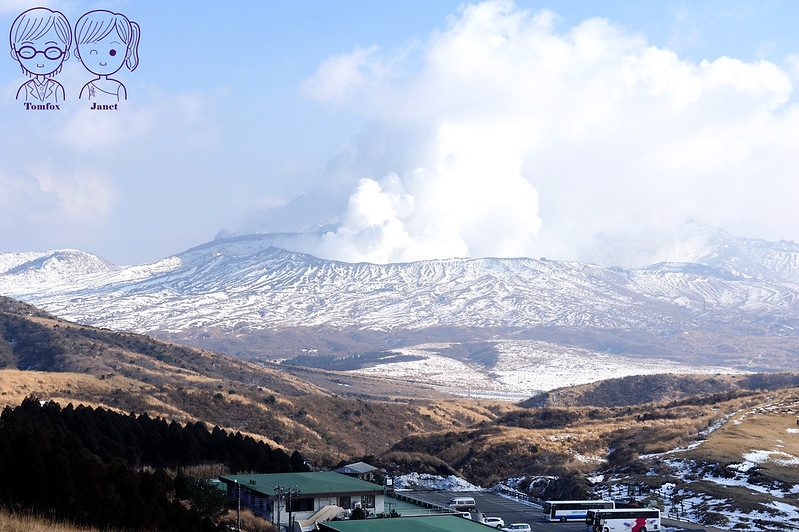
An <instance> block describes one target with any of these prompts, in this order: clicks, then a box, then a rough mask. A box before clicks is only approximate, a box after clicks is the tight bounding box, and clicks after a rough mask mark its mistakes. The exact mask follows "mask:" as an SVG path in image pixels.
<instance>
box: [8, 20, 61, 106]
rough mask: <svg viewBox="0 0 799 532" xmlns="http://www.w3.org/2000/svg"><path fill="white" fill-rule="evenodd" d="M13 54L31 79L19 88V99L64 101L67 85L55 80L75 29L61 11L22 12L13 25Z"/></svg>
mask: <svg viewBox="0 0 799 532" xmlns="http://www.w3.org/2000/svg"><path fill="white" fill-rule="evenodd" d="M9 41H10V42H11V57H13V58H14V60H15V61H19V64H20V66H21V67H22V72H23V73H24V74H26V75H28V76H30V77H31V78H32V79H30V80H28V81H27V82H25V83H24V84H23V85H22V86H21V87H20V88H19V90H18V91H17V99H18V100H19V99H20V97H21V96H23V95H24V97H25V100H26V101H31V100H33V101H40V102H48V103H49V102H61V101H63V100H64V98H65V97H66V96H65V94H64V87H63V86H62V85H61V84H60V83H59V82H57V81H56V80H54V79H53V77H54V76H55V75H56V74H58V73H59V72H61V66H62V65H63V63H64V61H66V60H67V59H69V47H70V46H71V45H72V28H71V27H70V25H69V21H67V18H66V17H65V16H64V15H63V13H60V12H59V11H52V10H50V9H47V8H46V7H34V8H32V9H29V10H27V11H25V12H24V13H22V14H21V15H20V16H18V17H17V19H16V20H15V21H14V23H13V24H12V25H11V33H10V34H9Z"/></svg>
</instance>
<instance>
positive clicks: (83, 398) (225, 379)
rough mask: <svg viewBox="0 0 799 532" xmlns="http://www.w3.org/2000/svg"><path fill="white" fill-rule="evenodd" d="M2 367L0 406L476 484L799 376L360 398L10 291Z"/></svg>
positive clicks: (682, 426)
mask: <svg viewBox="0 0 799 532" xmlns="http://www.w3.org/2000/svg"><path fill="white" fill-rule="evenodd" d="M0 366H4V367H5V369H2V370H0V406H2V405H17V404H19V403H20V402H21V400H22V399H23V398H24V397H26V396H28V395H31V394H33V395H36V396H38V397H40V398H42V399H53V400H56V401H58V402H59V403H61V404H63V405H66V404H68V403H70V402H71V403H73V404H79V403H83V404H86V405H92V406H103V407H108V408H112V409H116V410H119V411H122V412H138V413H142V412H147V413H148V414H150V415H151V416H162V417H166V418H168V419H174V420H176V421H179V422H188V421H203V422H205V423H207V424H209V425H210V426H214V425H218V426H219V427H221V428H224V429H231V430H233V431H240V432H242V433H246V434H251V435H254V436H256V437H259V438H262V439H265V440H266V441H268V442H272V443H274V444H277V445H279V446H283V447H284V448H286V449H288V450H290V451H293V450H294V449H297V450H299V451H300V452H301V453H303V454H304V455H305V456H306V458H308V459H310V461H311V462H312V463H313V464H314V465H316V466H318V467H327V466H330V465H333V464H335V463H337V462H339V461H341V460H351V459H353V458H360V457H363V456H365V455H370V456H371V457H372V459H373V460H375V461H376V462H379V464H378V465H383V466H385V467H387V468H396V469H397V470H398V471H399V472H405V471H407V470H409V469H415V470H417V471H420V472H421V471H424V470H428V471H438V472H458V473H459V474H461V475H463V476H464V477H465V478H467V479H468V480H470V481H472V482H475V483H479V484H482V485H490V484H492V483H493V482H495V481H497V480H501V479H504V478H507V477H511V476H519V475H524V474H538V473H547V474H552V473H557V472H562V471H566V470H579V471H588V470H595V469H598V468H602V467H605V466H606V465H607V463H608V462H607V460H609V461H610V463H611V464H613V463H618V464H626V463H631V462H633V461H634V460H635V457H637V456H638V455H639V454H644V453H652V452H660V451H665V450H669V449H673V448H675V447H680V446H683V445H685V444H686V443H688V442H690V441H692V440H694V439H695V438H696V437H697V435H698V434H699V433H700V432H701V431H703V430H705V429H706V428H707V427H709V426H711V425H712V424H714V423H717V422H718V421H719V420H722V419H723V418H724V416H727V415H729V414H731V413H733V412H736V411H739V410H741V409H743V408H750V407H753V406H754V405H757V404H760V403H763V402H765V401H766V398H767V394H766V392H764V391H763V390H771V389H778V388H780V387H785V386H789V385H791V383H794V382H795V379H796V376H795V375H792V374H779V375H760V376H758V375H749V376H735V377H729V376H727V377H724V376H702V377H700V376H657V377H656V376H651V377H629V378H627V379H614V380H613V381H606V382H603V383H595V384H592V385H585V386H581V387H574V388H570V389H564V390H557V391H556V392H552V393H551V394H548V395H547V396H544V397H539V398H536V399H535V400H531V401H528V402H526V403H523V404H521V405H514V404H511V403H506V402H496V401H473V400H467V399H452V398H449V399H445V398H439V399H423V398H414V397H413V394H412V393H410V392H411V390H405V389H398V396H395V397H390V396H389V395H388V394H387V393H386V392H387V390H391V386H392V383H391V382H389V381H382V382H378V380H377V379H373V380H370V382H369V383H366V384H364V387H368V386H373V385H374V386H375V388H376V389H377V388H379V390H377V391H375V392H374V393H369V394H366V395H364V396H363V397H357V396H356V395H357V389H358V386H357V385H358V382H357V381H356V380H353V378H352V377H351V376H350V377H348V378H349V380H345V376H344V375H342V374H338V373H336V372H330V371H328V372H324V371H316V370H305V369H303V370H302V371H299V372H298V373H297V375H299V377H298V376H291V375H289V374H287V373H285V372H283V371H279V370H277V369H269V368H265V367H262V366H259V365H256V364H252V363H249V362H246V361H243V360H240V359H236V358H233V357H229V356H225V355H221V354H217V353H212V352H209V351H203V350H199V349H194V348H187V347H183V346H179V345H175V344H169V343H165V342H162V341H158V340H154V339H151V338H148V337H145V336H141V335H135V334H124V333H116V332H113V331H108V330H102V329H95V328H91V327H82V326H78V325H75V324H73V323H69V322H66V321H64V320H60V319H58V318H56V317H54V316H51V315H49V314H46V313H44V312H41V311H39V310H38V309H35V308H34V307H31V306H29V305H25V304H22V303H19V302H17V301H14V300H11V299H8V298H0ZM306 376H308V378H309V379H310V378H311V377H312V378H313V379H315V380H319V381H320V382H321V381H324V382H325V385H326V386H330V387H331V388H335V383H336V382H340V383H342V384H341V388H342V393H341V394H336V393H333V392H331V391H329V390H325V389H323V388H321V387H318V386H316V385H314V384H311V383H309V382H308V381H307V380H305V379H304V378H300V377H306ZM405 392H409V393H405ZM344 393H348V394H349V395H347V396H345V395H344ZM367 395H369V396H372V397H374V396H380V397H383V399H384V400H380V401H375V400H370V399H366V398H365V397H366V396H367ZM554 405H560V406H554ZM563 405H572V406H563ZM403 470H405V471H403Z"/></svg>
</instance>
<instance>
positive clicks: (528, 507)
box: [402, 490, 705, 532]
mask: <svg viewBox="0 0 799 532" xmlns="http://www.w3.org/2000/svg"><path fill="white" fill-rule="evenodd" d="M402 493H403V495H405V496H408V497H411V498H413V499H415V500H418V501H424V502H426V503H429V504H434V505H440V506H444V505H446V503H447V501H448V500H450V499H451V498H453V497H457V496H464V497H472V498H473V499H474V501H475V504H476V507H477V509H478V510H479V511H480V512H482V513H483V514H484V515H486V516H491V517H501V518H502V519H503V520H504V521H505V524H506V525H508V524H510V523H527V524H529V525H530V527H531V528H532V529H533V532H584V531H585V525H584V524H583V523H582V522H578V521H571V522H568V523H552V522H549V521H544V520H543V513H542V508H541V507H540V506H536V505H533V504H531V503H526V502H521V501H515V500H513V499H508V498H506V497H502V496H500V495H497V494H494V493H489V492H471V491H470V492H451V491H438V490H418V491H404V492H402ZM663 528H664V530H669V531H673V532H700V531H703V530H705V529H704V528H702V527H701V526H688V527H685V526H682V525H678V524H677V523H669V522H668V520H666V519H663ZM486 530H489V529H488V528H486Z"/></svg>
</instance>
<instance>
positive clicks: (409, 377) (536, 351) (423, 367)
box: [350, 340, 741, 401]
mask: <svg viewBox="0 0 799 532" xmlns="http://www.w3.org/2000/svg"><path fill="white" fill-rule="evenodd" d="M446 347H448V345H447V344H424V345H418V346H414V347H409V348H404V349H397V350H396V351H399V352H401V353H402V354H405V355H413V356H415V357H421V359H420V360H414V361H410V362H390V363H386V364H380V365H378V366H373V367H369V368H362V369H358V370H354V371H352V372H350V373H353V374H361V375H370V376H375V377H387V378H392V379H401V380H405V381H409V382H418V383H421V384H426V385H429V386H433V387H435V388H437V389H439V390H440V391H443V392H447V393H451V394H454V395H461V396H467V397H475V398H486V399H489V398H490V399H502V400H508V401H519V400H523V399H526V398H528V397H531V396H533V395H535V394H537V393H540V392H544V391H549V390H553V389H555V388H561V387H564V386H572V385H575V384H585V383H589V382H595V381H600V380H605V379H611V378H618V377H626V376H629V375H651V374H660V373H709V374H715V373H741V372H740V371H738V370H733V369H731V368H724V367H695V366H686V365H682V364H677V363H675V362H672V361H670V360H664V359H655V358H633V357H626V356H619V355H610V354H606V353H597V352H594V351H589V350H585V349H579V348H569V347H564V346H561V345H555V344H551V343H548V342H541V341H532V340H529V341H510V340H502V341H498V342H497V343H496V348H497V350H498V351H499V357H498V359H497V363H496V365H495V366H494V367H493V368H486V367H485V366H482V365H479V364H467V363H464V362H462V361H459V360H455V359H453V358H449V357H446V356H442V355H441V354H439V353H440V352H441V351H443V350H444V349H445V348H446Z"/></svg>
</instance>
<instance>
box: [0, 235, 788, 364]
mask: <svg viewBox="0 0 799 532" xmlns="http://www.w3.org/2000/svg"><path fill="white" fill-rule="evenodd" d="M714 234H715V237H713V238H710V237H707V236H706V237H703V238H704V239H705V241H711V242H713V245H711V246H709V247H704V248H701V246H694V247H693V248H692V249H693V252H694V253H695V254H697V255H699V254H701V257H704V258H705V260H704V262H703V263H693V262H682V263H680V262H675V261H669V262H661V263H656V264H652V265H649V266H647V267H643V268H637V269H623V268H619V267H613V268H606V267H602V266H599V265H596V264H587V263H580V262H575V261H553V260H547V259H531V258H524V257H521V258H451V259H437V260H430V261H416V262H408V263H392V264H373V263H364V262H361V263H347V262H341V261H332V260H327V259H321V258H318V257H314V256H313V255H309V254H307V253H302V252H296V251H289V250H285V249H282V248H278V247H275V246H274V244H275V241H276V236H275V235H244V236H238V237H232V238H223V239H217V240H214V241H211V242H207V243H204V244H201V245H199V246H195V247H193V248H191V249H189V250H186V251H184V252H182V253H180V254H177V255H174V256H171V257H167V258H165V259H162V260H160V261H157V262H155V263H152V264H146V265H137V266H129V267H112V266H109V265H107V264H102V263H98V264H96V265H95V266H94V268H95V270H94V271H89V272H88V273H85V270H80V269H78V268H76V273H75V274H74V275H66V274H64V269H63V268H62V269H53V270H52V271H55V272H56V273H58V274H60V277H58V276H55V277H54V278H53V281H52V282H49V283H48V282H46V280H45V277H46V273H47V271H46V270H44V269H43V265H44V264H46V262H47V261H46V260H42V257H38V258H37V259H36V260H39V261H40V262H39V263H37V262H35V260H32V259H30V258H29V259H28V260H27V261H23V262H21V264H27V265H28V266H26V267H25V268H22V269H19V270H17V269H15V268H17V267H18V266H19V264H17V265H15V266H13V267H11V268H6V269H5V271H3V272H0V293H4V294H6V295H9V296H12V297H16V298H19V299H22V300H24V301H27V302H30V303H33V304H35V305H37V306H39V307H41V308H44V309H46V310H47V311H49V312H52V313H54V314H56V315H59V316H61V317H64V318H66V319H70V320H73V321H77V322H79V323H83V324H86V325H92V326H99V327H105V328H109V329H114V330H122V331H131V332H137V333H146V334H151V335H154V336H157V337H162V338H169V339H170V340H172V341H178V342H180V343H188V344H189V345H195V346H202V347H207V348H216V347H218V346H219V345H222V343H223V342H222V339H223V338H234V337H235V338H245V340H244V341H239V343H240V344H241V345H242V347H240V348H238V349H237V351H240V352H241V353H242V354H244V355H246V356H261V357H264V356H265V357H270V356H271V357H272V358H285V357H289V358H291V357H292V356H296V355H298V354H300V348H302V349H310V350H312V351H314V350H320V349H321V350H324V349H325V348H326V347H325V346H327V349H328V352H334V351H335V349H333V348H331V347H330V346H331V345H332V344H334V343H336V342H337V341H338V340H336V339H335V338H334V337H335V336H337V335H338V336H339V337H341V336H349V337H351V338H355V337H359V338H361V339H364V338H367V339H368V338H369V337H373V338H372V339H371V340H369V341H368V342H366V343H364V344H363V345H361V346H360V347H357V349H363V350H367V351H368V350H385V349H387V348H392V347H394V345H391V344H390V343H386V342H387V341H388V340H387V337H388V336H393V337H395V338H402V337H403V335H409V336H413V335H416V336H419V333H423V332H424V331H428V332H429V335H428V336H429V337H428V338H427V339H426V340H425V341H428V342H429V341H433V342H449V343H452V342H456V343H469V342H475V341H486V340H491V341H496V340H497V339H500V340H501V339H509V338H518V337H519V335H522V336H524V337H526V338H531V337H534V335H535V334H539V333H540V332H541V331H549V332H548V333H547V334H548V335H549V337H548V339H547V341H551V342H554V343H560V344H563V345H566V346H575V345H576V346H580V345H589V344H599V343H601V342H596V341H586V342H587V343H583V344H581V343H577V344H575V343H574V342H575V338H577V337H579V336H581V335H582V336H592V337H594V338H599V337H601V336H602V335H605V336H607V335H608V334H615V335H616V336H617V337H619V338H621V336H631V335H632V336H635V335H636V334H638V336H639V337H640V338H646V339H647V340H646V342H648V345H649V346H650V347H649V348H648V347H646V344H640V350H639V351H638V352H637V353H638V354H641V355H645V354H646V353H647V352H666V353H670V354H671V356H673V357H677V358H679V357H683V361H685V360H684V358H685V353H686V352H692V351H691V350H688V351H685V350H682V348H680V347H679V346H680V345H683V344H685V342H684V341H683V340H682V335H690V337H691V339H690V342H693V343H694V346H696V345H699V344H697V343H696V342H700V343H701V345H700V346H699V347H698V348H696V349H695V351H696V353H695V356H694V359H693V361H694V362H695V363H697V364H708V363H710V364H711V365H712V364H713V362H712V359H713V357H714V356H717V355H719V354H720V353H721V354H723V355H724V356H727V358H728V359H729V358H730V357H731V356H732V357H733V359H735V360H737V361H735V360H734V361H733V362H734V365H736V367H745V366H746V364H747V362H746V360H747V356H748V355H754V354H755V350H761V349H764V348H765V349H768V350H770V351H771V352H772V353H773V354H772V355H771V356H772V358H773V359H774V360H773V361H769V360H765V362H764V359H763V357H762V356H759V357H757V360H759V361H760V362H763V363H765V364H766V365H765V366H757V368H758V369H763V368H765V369H768V368H769V367H773V368H774V369H791V368H795V367H796V365H797V362H796V360H795V359H796V357H795V355H796V354H799V345H797V342H796V338H795V335H796V334H797V331H799V280H797V279H796V278H795V277H796V276H797V275H799V245H796V244H793V243H790V242H780V243H776V244H775V243H768V242H764V241H754V240H751V239H736V238H735V237H731V236H730V235H728V234H726V233H724V232H717V233H714ZM278 236H279V237H281V238H282V236H281V235H278ZM700 248H701V249H700ZM742 250H743V251H742ZM4 255H5V254H0V265H3V264H9V263H11V261H10V260H9V259H8V258H7V257H6V258H5V259H4ZM58 258H59V257H54V258H52V259H51V260H56V259H58ZM18 259H19V258H18ZM18 262H19V260H18ZM37 264H40V265H41V266H40V267H39V269H37V268H36V265H37ZM0 270H2V268H0ZM31 272H44V273H42V274H41V275H39V276H38V277H37V276H33V277H31V275H32V274H31ZM81 272H84V273H81ZM26 276H27V277H26ZM31 279H32V280H31ZM300 330H302V331H305V333H303V334H304V337H305V338H307V342H308V343H307V345H304V346H300V345H295V346H294V347H290V346H289V347H288V348H287V350H286V351H285V352H280V353H273V354H271V355H270V354H269V353H268V352H265V351H266V350H268V349H269V344H268V343H265V342H266V340H265V338H266V337H267V336H270V335H271V337H272V338H273V339H274V337H275V336H277V335H279V334H282V331H286V334H293V335H295V336H298V335H297V333H293V332H291V331H300ZM314 331H317V334H315V333H314ZM359 331H362V332H359ZM370 331H371V332H370ZM552 331H561V332H560V333H558V334H559V336H557V335H552V334H551V333H552ZM614 331H615V332H614ZM315 335H317V336H318V338H316V339H314V336H315ZM620 335H621V336H620ZM247 338H250V339H252V340H251V342H250V345H246V344H247V341H246V339H247ZM492 339H493V340H492ZM533 339H534V338H533ZM237 341H238V340H237ZM214 342H216V343H214ZM398 345H408V344H407V343H406V344H402V341H401V344H398ZM626 345H632V344H626ZM725 345H726V346H730V348H729V349H727V348H724V349H721V350H719V348H720V347H722V346H725ZM350 347H351V348H356V346H355V345H354V344H351V345H350ZM591 349H596V347H591ZM633 353H636V351H633ZM349 354H351V353H349ZM759 354H760V355H762V352H760V353H759ZM719 356H720V355H719ZM736 357H737V358H736ZM750 358H751V359H752V360H755V357H754V356H751V357H750ZM786 361H787V362H788V365H787V366H784V363H785V362H786ZM487 369H489V370H490V368H487Z"/></svg>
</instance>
